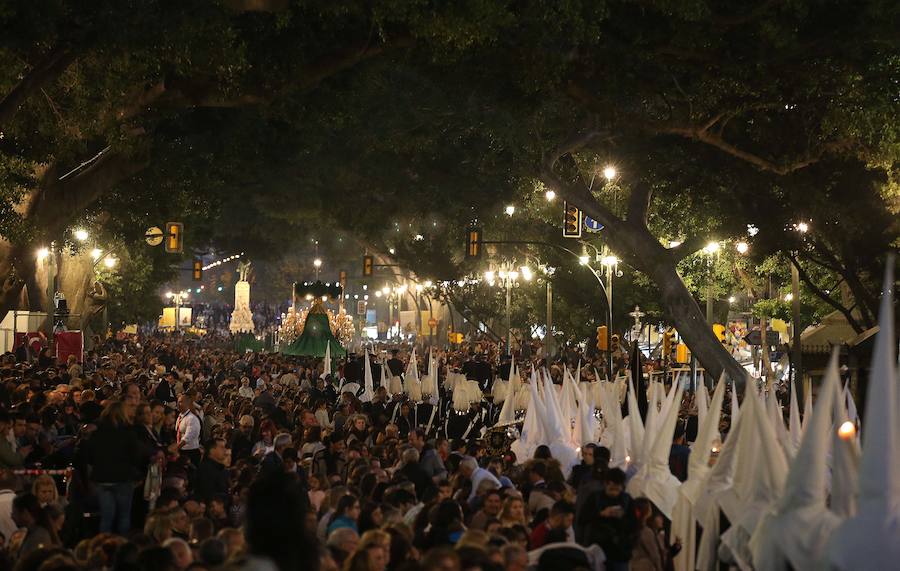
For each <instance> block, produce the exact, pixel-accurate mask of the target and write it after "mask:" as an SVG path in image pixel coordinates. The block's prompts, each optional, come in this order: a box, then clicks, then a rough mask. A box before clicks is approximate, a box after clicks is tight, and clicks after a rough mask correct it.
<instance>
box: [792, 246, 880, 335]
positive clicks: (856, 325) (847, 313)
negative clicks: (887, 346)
mask: <svg viewBox="0 0 900 571" xmlns="http://www.w3.org/2000/svg"><path fill="white" fill-rule="evenodd" d="M788 258H790V260H791V263H792V264H794V267H795V268H797V275H798V276H799V277H800V279H801V280H803V283H805V284H806V286H807V287H808V288H809V289H810V290H811V291H812V292H813V294H815V296H816V297H818V298H819V299H821V300H822V301H824V302H825V303H827V304H828V305H830V306H831V307H833V308H835V309H836V310H838V311H839V312H841V314H842V315H843V316H844V318H845V319H846V320H847V323H849V324H850V327H852V328H853V330H854V331H856V332H857V333H862V332H863V331H865V329H866V328H865V327H864V326H863V325H862V324H860V322H859V321H858V320H857V319H856V318H855V317H854V316H853V312H852V311H851V310H850V309H848V308H846V307H844V306H843V305H841V304H840V303H838V302H837V301H836V300H835V299H834V298H832V297H831V296H830V295H828V294H827V293H825V292H824V291H823V290H822V289H821V288H820V287H819V286H817V285H816V284H815V283H813V281H812V278H811V277H810V275H809V274H808V273H806V270H804V269H803V266H801V265H800V262H799V261H798V260H797V258H796V256H794V255H793V254H792V253H790V252H789V253H788Z"/></svg>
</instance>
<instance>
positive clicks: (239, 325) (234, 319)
mask: <svg viewBox="0 0 900 571" xmlns="http://www.w3.org/2000/svg"><path fill="white" fill-rule="evenodd" d="M250 263H251V262H250V261H249V260H247V261H243V260H242V261H240V262H238V268H237V269H238V274H239V275H240V276H241V279H240V281H239V282H238V283H236V284H235V285H234V312H233V313H232V314H231V324H230V325H229V326H228V328H229V329H230V330H231V332H232V333H253V331H254V330H255V328H254V326H253V312H251V311H250V282H248V281H247V277H249V275H250Z"/></svg>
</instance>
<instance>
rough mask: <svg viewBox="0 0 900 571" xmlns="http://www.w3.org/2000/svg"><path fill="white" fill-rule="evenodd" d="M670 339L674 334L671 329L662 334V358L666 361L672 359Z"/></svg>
mask: <svg viewBox="0 0 900 571" xmlns="http://www.w3.org/2000/svg"><path fill="white" fill-rule="evenodd" d="M672 337H674V333H673V332H672V330H671V329H669V330H667V331H666V332H665V333H663V344H662V357H663V359H665V360H666V361H668V360H669V359H671V358H672Z"/></svg>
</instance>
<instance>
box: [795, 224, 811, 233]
mask: <svg viewBox="0 0 900 571" xmlns="http://www.w3.org/2000/svg"><path fill="white" fill-rule="evenodd" d="M794 229H795V230H797V232H800V233H801V234H806V233H807V232H809V224H807V223H806V222H798V223H797V224H794Z"/></svg>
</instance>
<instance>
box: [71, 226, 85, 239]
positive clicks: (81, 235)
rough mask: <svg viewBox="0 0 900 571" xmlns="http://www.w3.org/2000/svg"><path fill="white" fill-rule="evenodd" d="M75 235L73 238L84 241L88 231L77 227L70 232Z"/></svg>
mask: <svg viewBox="0 0 900 571" xmlns="http://www.w3.org/2000/svg"><path fill="white" fill-rule="evenodd" d="M72 234H73V235H74V236H75V239H76V240H78V241H79V242H84V241H85V240H87V239H88V231H87V230H85V229H84V228H78V229H76V230H75V232H73V233H72Z"/></svg>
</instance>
